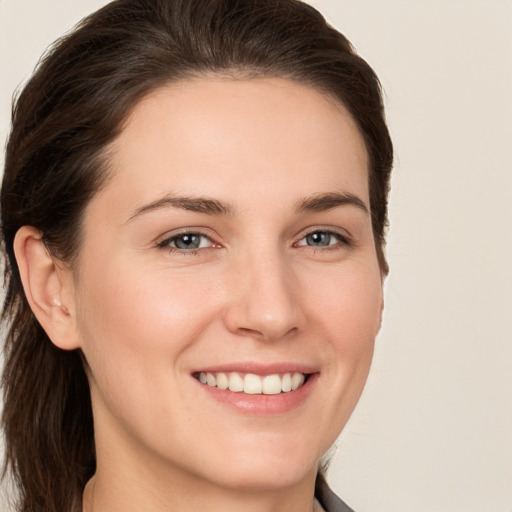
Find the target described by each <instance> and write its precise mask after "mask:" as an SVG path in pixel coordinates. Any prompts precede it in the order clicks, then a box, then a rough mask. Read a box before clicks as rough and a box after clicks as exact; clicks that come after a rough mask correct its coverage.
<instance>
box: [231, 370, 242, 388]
mask: <svg viewBox="0 0 512 512" xmlns="http://www.w3.org/2000/svg"><path fill="white" fill-rule="evenodd" d="M243 390H244V380H243V379H242V377H240V375H238V373H235V372H232V373H230V374H229V391H234V392H235V393H239V392H240V391H243Z"/></svg>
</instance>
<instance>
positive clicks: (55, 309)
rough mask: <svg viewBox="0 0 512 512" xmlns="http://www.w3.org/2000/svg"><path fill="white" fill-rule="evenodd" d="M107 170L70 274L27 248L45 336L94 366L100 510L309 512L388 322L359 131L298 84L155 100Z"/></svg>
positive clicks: (185, 92)
mask: <svg viewBox="0 0 512 512" xmlns="http://www.w3.org/2000/svg"><path fill="white" fill-rule="evenodd" d="M109 165H110V167H111V172H112V178H111V179H110V180H109V181H108V182H107V184H106V186H105V187H104V188H103V189H102V190H101V191H100V192H99V193H98V194H97V195H96V196H95V197H94V198H93V199H92V200H91V202H90V203H89V205H88V206H87V209H86V211H85V214H84V219H83V241H82V246H81V249H80V253H79V255H78V258H77V261H76V262H75V264H74V266H73V268H69V267H66V266H64V265H63V264H62V263H58V262H56V261H54V260H53V259H52V258H51V257H50V256H49V255H48V254H47V252H46V251H45V249H44V246H43V244H42V242H41V240H40V234H39V233H38V232H37V231H36V230H35V229H33V228H31V227H24V228H22V229H21V230H20V232H19V233H18V235H17V237H16V243H15V247H16V254H17V258H18V261H19V262H20V270H21V275H22V279H23V282H24V286H25V290H26V293H27V297H28V299H29V301H30V303H31V306H32V309H33V310H34V312H35V313H36V315H37V317H38V319H39V321H40V322H41V324H42V325H43V327H44V328H45V329H46V331H47V333H48V334H49V336H50V338H51V339H52V341H53V342H54V343H55V344H56V345H57V346H59V347H61V348H63V349H67V350H70V349H75V348H80V349H81V350H82V351H83V353H84V354H85V357H86V359H87V362H88V365H89V370H88V371H89V381H90V386H91V395H92V403H93V411H94V426H95V438H96V445H97V472H96V475H95V477H94V478H93V480H92V481H91V482H90V484H89V485H88V486H87V489H86V493H85V495H84V511H85V512H92V511H93V512H107V511H108V512H118V511H119V512H120V511H123V512H130V511H134V512H135V511H137V512H144V511H148V512H149V511H151V512H163V511H169V510H180V511H187V512H196V511H204V510H208V511H210V512H217V511H219V512H220V511H228V512H234V511H239V510H244V511H248V512H270V511H284V512H288V511H289V512H291V511H294V512H297V511H298V512H311V510H312V507H313V504H312V502H313V491H314V481H315V475H316V470H317V465H318V462H319V459H320V458H321V457H322V455H323V454H324V453H325V451H326V450H327V449H328V448H329V446H330V445H331V444H332V443H333V442H334V441H335V439H336V437H337V436H338V435H339V433H340V431H341V429H342V428H343V426H344V425H345V423H346V421H347V420H348V418H349V416H350V414H351V412H352V410H353V408H354V407H355V404H356V403H357V400H358V398H359V396H360V394H361V392H362V389H363V386H364V383H365V380H366V377H367V374H368V371H369V368H370V363H371V358H372V353H373V345H374V339H375V336H376V334H377V332H378V330H379V326H380V318H381V311H382V274H381V271H380V268H379V265H378V260H377V255H376V250H375V244H374V238H373V233H372V227H371V218H370V215H369V213H368V211H369V195H368V173H367V165H368V158H367V152H366V150H365V147H364V143H363V140H362V138H361V136H360V134H359V132H358V130H357V128H356V125H355V123H354V122H353V120H352V119H351V117H350V115H349V114H348V113H347V111H346V110H345V109H344V108H343V107H342V106H341V105H340V104H338V103H336V102H335V101H333V100H332V99H329V98H328V97H326V96H325V95H324V94H322V93H319V92H317V91H316V90H314V89H312V88H310V87H307V86H304V85H299V84H296V83H292V82H290V81H287V80H283V79H277V78H268V79H251V80H249V79H247V80H245V79H240V80H234V79H229V78H222V77H210V78H201V79H195V80H190V81H188V82H187V83H182V84H179V83H178V84H171V85H169V86H166V87H163V88H161V89H159V90H157V91H155V92H153V93H151V94H150V95H149V96H148V97H146V98H145V99H143V100H142V101H141V102H140V103H139V104H138V105H137V106H136V107H135V109H134V111H133V113H132V115H131V116H130V117H129V119H128V120H127V123H126V125H125V127H124V128H123V130H122V132H121V134H120V136H119V137H118V138H117V140H116V141H115V142H114V143H113V145H112V147H111V148H110V153H109ZM201 373H204V375H205V376H206V374H210V375H209V377H208V378H209V379H210V380H209V383H210V384H212V383H213V381H212V380H211V378H212V377H213V378H215V379H218V386H219V387H223V385H222V384H221V383H222V382H224V381H223V379H224V377H223V375H221V374H224V375H226V376H227V377H226V378H229V376H230V375H231V374H233V373H235V374H238V377H240V378H241V379H243V378H244V377H245V375H246V374H254V375H255V377H249V380H250V379H253V381H254V382H256V387H257V386H258V383H261V382H262V379H263V378H264V377H266V376H267V377H268V376H269V375H272V377H271V378H269V379H268V382H271V383H272V386H274V387H272V386H270V388H272V389H270V388H268V389H267V391H269V389H270V391H271V392H272V393H276V394H261V392H260V393H258V390H257V389H256V391H255V390H254V389H252V390H251V389H250V384H249V383H247V384H246V386H247V389H246V390H244V391H230V390H229V389H219V387H214V386H211V385H209V383H204V382H201V381H200V379H201V377H202V376H201ZM286 374H289V376H290V377H287V376H286ZM294 374H296V375H295V376H294ZM302 375H304V379H305V382H304V383H302V381H301V378H302V377H301V376H302ZM233 378H235V377H233ZM289 378H294V379H295V386H297V385H298V386H299V387H298V388H297V389H294V390H288V388H287V384H286V382H287V379H289ZM203 380H204V379H203ZM230 382H231V381H230ZM276 383H277V384H276ZM233 385H234V384H233ZM269 385H270V384H269ZM275 385H278V386H281V388H283V387H284V388H285V391H282V390H281V392H279V390H276V389H275ZM251 391H253V392H254V391H255V392H256V394H253V393H252V392H251Z"/></svg>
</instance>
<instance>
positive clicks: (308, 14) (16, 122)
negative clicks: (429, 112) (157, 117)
mask: <svg viewBox="0 0 512 512" xmlns="http://www.w3.org/2000/svg"><path fill="white" fill-rule="evenodd" d="M206 73H209V74H211V73H221V74H228V75H229V74H231V75H235V76H244V77H251V76H278V77H284V78H288V79H290V80H294V81H297V82H300V83H304V84H309V85H311V86H312V87H315V88H317V89H319V90H321V91H323V92H325V93H326V94H329V95H330V96H332V97H334V98H336V99H337V100H338V101H340V102H341V103H342V104H344V105H345V107H346V108H347V109H348V110H349V112H350V113H351V114H352V116H353V118H354V119H355V121H356V123H357V125H358V127H359V129H360V131H361V134H362V135H363V137H364V140H365V143H366V147H367V150H368V154H369V161H370V169H369V176H370V178H369V191H370V207H371V215H372V222H373V231H374V235H375V240H376V248H377V253H378V256H379V261H380V265H381V268H382V270H383V271H384V272H386V271H387V264H386V260H385V257H384V249H383V247H384V238H385V227H386V223H387V194H388V184H389V174H390V170H391V165H392V145H391V141H390V137H389V134H388V130H387V127H386V123H385V120H384V113H383V106H382V99H381V89H380V84H379V81H378V79H377V77H376V75H375V73H374V72H373V70H372V69H371V68H370V67H369V66H368V64H367V63H366V62H365V61H364V60H363V59H361V58H360V57H359V56H358V55H357V54H356V53H355V52H354V50H353V48H352V47H351V45H350V43H349V42H348V41H347V39H346V38H345V37H344V36H343V35H341V34H340V33H339V32H337V31H336V30H334V29H333V28H332V27H330V26H329V25H328V24H327V23H326V22H325V20H324V18H323V17H322V16H321V15H320V14H319V13H318V12H317V11H316V10H315V9H313V8H312V7H310V6H309V5H307V4H305V3H302V2H301V1H298V0H116V1H114V2H112V3H110V4H108V5H107V6H105V7H104V8H102V9H100V10H99V11H97V12H95V13H93V14H92V15H91V16H89V17H87V18H85V19H84V20H83V21H82V22H80V23H79V24H78V25H77V27H76V28H75V30H74V31H72V32H71V33H70V34H68V35H66V36H65V37H63V38H62V39H60V40H59V41H57V42H56V43H55V44H54V45H53V47H52V48H51V49H50V50H49V51H48V52H47V53H46V55H45V57H44V58H43V59H42V61H41V62H40V64H39V65H38V67H37V69H36V71H35V73H34V75H33V76H32V78H31V79H30V81H29V82H28V83H27V85H26V86H25V87H24V89H23V90H22V92H21V93H20V94H19V97H18V98H17V101H16V102H15V104H14V107H13V113H12V130H11V133H10V136H9V139H8V144H7V151H6V160H5V174H4V179H3V185H2V190H1V222H2V236H3V239H2V245H3V251H4V254H5V285H6V298H5V303H4V308H3V320H4V323H5V325H6V327H5V328H6V332H7V337H6V342H5V348H4V355H5V368H4V373H3V392H4V410H3V417H2V421H3V427H4V431H5V439H6V470H7V471H8V472H10V473H11V474H12V477H13V478H14V482H15V485H16V487H17V489H18V494H19V496H18V497H17V498H16V499H17V510H18V511H20V512H35V511H38V512H78V511H80V510H81V496H82V493H83V490H84V486H85V484H86V482H87V480H88V479H89V478H90V477H91V476H92V475H93V474H94V472H95V451H94V431H93V420H92V411H91V400H90V395H89V387H88V382H87V378H86V374H85V371H84V364H85V361H83V355H82V354H81V352H80V351H70V352H66V351H63V350H60V349H58V348H56V347H55V346H54V345H53V344H52V343H51V341H50V340H49V339H48V336H47V335H46V333H45V332H44V331H43V329H42V328H41V326H40V325H39V323H38V322H37V320H36V319H35V317H34V315H33V314H32V312H31V310H30V308H29V305H28V303H27V300H26V298H25V295H24V292H23V289H22V285H21V282H20V277H19V272H18V268H17V264H16V260H15V257H14V253H13V240H14V236H15V234H16V232H17V231H18V229H19V228H20V227H21V226H23V225H31V226H35V227H36V228H37V229H38V230H40V232H41V233H42V235H43V240H44V241H45V243H46V246H47V247H48V250H49V251H50V253H51V254H52V255H53V256H54V257H55V258H60V259H61V260H63V261H66V262H68V263H69V264H73V259H74V256H76V254H77V251H78V250H79V248H80V240H81V230H80V223H81V217H82V214H83V211H84V209H85V207H86V206H87V203H88V202H89V200H90V199H91V197H92V196H93V195H94V194H95V193H97V191H98V190H99V189H100V188H101V187H102V185H103V184H104V183H105V181H106V180H107V179H108V175H109V173H108V158H106V151H105V150H106V148H107V147H108V145H109V143H111V142H112V141H113V139H114V138H115V137H116V135H118V133H119V132H120V130H121V129H122V125H123V120H124V119H126V117H127V115H128V114H129V112H130V111H131V109H132V108H133V107H134V105H135V104H136V103H137V102H138V101H139V100H140V99H141V98H142V97H143V96H144V95H147V94H148V93H149V92H150V91H152V90H154V89H155V88H158V87H160V86H162V85H164V84H165V83H168V82H171V81H176V80H183V79H186V78H187V77H191V76H201V75H202V74H206Z"/></svg>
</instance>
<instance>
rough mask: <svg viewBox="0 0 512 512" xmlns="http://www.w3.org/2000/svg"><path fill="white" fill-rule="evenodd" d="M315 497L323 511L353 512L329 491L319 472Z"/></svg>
mask: <svg viewBox="0 0 512 512" xmlns="http://www.w3.org/2000/svg"><path fill="white" fill-rule="evenodd" d="M315 498H316V499H317V500H318V502H319V504H320V505H321V506H322V508H323V509H324V511H325V512H354V511H353V510H352V509H351V508H350V507H349V506H348V505H347V504H346V503H344V502H343V501H341V500H340V499H339V498H338V496H336V494H334V493H333V492H332V491H331V489H330V488H329V485H328V484H327V482H326V481H325V478H324V477H323V476H322V475H321V474H320V473H319V474H318V475H317V477H316V485H315ZM320 510H321V509H320Z"/></svg>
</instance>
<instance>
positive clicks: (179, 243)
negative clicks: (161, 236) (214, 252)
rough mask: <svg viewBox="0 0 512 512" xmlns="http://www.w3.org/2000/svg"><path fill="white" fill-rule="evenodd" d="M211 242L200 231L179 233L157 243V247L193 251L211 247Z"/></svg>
mask: <svg viewBox="0 0 512 512" xmlns="http://www.w3.org/2000/svg"><path fill="white" fill-rule="evenodd" d="M213 245H214V244H213V242H212V241H211V240H210V239H209V238H208V237H207V236H206V235H203V234H202V233H180V234H178V235H173V236H171V237H169V238H166V239H165V240H162V241H161V242H159V243H158V247H162V248H167V249H175V250H180V251H193V250H196V249H205V248H207V247H212V246H213Z"/></svg>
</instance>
